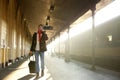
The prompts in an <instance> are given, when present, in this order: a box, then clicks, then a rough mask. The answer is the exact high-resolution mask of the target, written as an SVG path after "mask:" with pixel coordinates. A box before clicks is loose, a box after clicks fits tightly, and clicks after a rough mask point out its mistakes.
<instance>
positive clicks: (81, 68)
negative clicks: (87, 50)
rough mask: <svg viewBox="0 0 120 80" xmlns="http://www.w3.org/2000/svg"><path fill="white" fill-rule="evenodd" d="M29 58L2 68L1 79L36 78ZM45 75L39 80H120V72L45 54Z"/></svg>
mask: <svg viewBox="0 0 120 80" xmlns="http://www.w3.org/2000/svg"><path fill="white" fill-rule="evenodd" d="M28 63H29V59H24V60H20V61H18V62H16V63H14V64H12V65H10V66H9V67H6V68H4V69H2V70H0V80H35V74H30V73H29V68H28ZM45 64H46V66H45V75H44V76H43V77H40V78H39V79H38V80H120V72H114V71H111V70H106V69H103V68H100V67H96V70H95V71H92V70H91V65H88V64H85V63H81V62H77V61H74V60H71V61H70V62H68V63H66V62H65V61H64V59H63V58H57V57H51V56H49V55H47V56H45Z"/></svg>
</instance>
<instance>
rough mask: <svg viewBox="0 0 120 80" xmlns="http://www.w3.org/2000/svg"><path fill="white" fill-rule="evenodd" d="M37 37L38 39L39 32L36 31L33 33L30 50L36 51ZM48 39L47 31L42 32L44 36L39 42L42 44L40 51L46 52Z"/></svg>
mask: <svg viewBox="0 0 120 80" xmlns="http://www.w3.org/2000/svg"><path fill="white" fill-rule="evenodd" d="M36 39H37V33H36V32H35V33H34V34H33V38H32V45H31V48H30V51H35V48H36V43H37V40H36ZM46 40H48V36H47V34H46V33H45V32H42V37H41V40H40V44H39V45H40V52H44V51H46V50H47V48H46Z"/></svg>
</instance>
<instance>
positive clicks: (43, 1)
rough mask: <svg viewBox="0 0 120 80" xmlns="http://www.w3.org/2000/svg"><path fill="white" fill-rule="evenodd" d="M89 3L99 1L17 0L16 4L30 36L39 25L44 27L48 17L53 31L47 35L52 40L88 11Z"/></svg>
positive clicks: (49, 31)
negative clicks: (51, 8)
mask: <svg viewBox="0 0 120 80" xmlns="http://www.w3.org/2000/svg"><path fill="white" fill-rule="evenodd" d="M91 1H93V3H97V2H98V1H100V0H18V3H19V5H20V8H21V10H22V12H23V14H24V17H25V19H26V20H27V22H28V28H29V30H30V32H31V34H33V33H34V32H35V31H36V29H37V26H38V25H39V24H40V23H42V24H43V25H45V23H46V16H50V24H49V25H50V26H53V30H48V31H47V34H48V36H49V37H50V38H52V37H53V36H55V35H56V34H57V33H59V32H60V31H61V30H63V29H65V28H66V27H67V26H69V25H70V24H71V23H72V22H73V21H74V20H76V19H77V18H78V17H80V16H82V15H83V14H84V13H85V12H86V11H87V10H88V9H89V7H90V4H91ZM51 5H53V6H54V10H53V11H50V6H51Z"/></svg>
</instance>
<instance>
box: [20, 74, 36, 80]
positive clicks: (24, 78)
mask: <svg viewBox="0 0 120 80" xmlns="http://www.w3.org/2000/svg"><path fill="white" fill-rule="evenodd" d="M34 76H35V75H32V74H28V75H26V76H24V77H22V78H20V79H18V80H29V79H31V78H33V77H34Z"/></svg>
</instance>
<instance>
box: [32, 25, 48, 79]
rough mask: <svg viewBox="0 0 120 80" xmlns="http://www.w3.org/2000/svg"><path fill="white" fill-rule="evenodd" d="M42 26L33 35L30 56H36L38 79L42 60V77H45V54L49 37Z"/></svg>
mask: <svg viewBox="0 0 120 80" xmlns="http://www.w3.org/2000/svg"><path fill="white" fill-rule="evenodd" d="M42 27H43V26H42V24H40V25H39V26H38V31H37V32H35V33H34V34H33V38H32V45H31V49H30V54H31V53H34V54H35V60H36V74H37V75H36V78H38V77H39V72H40V64H39V59H40V60H41V76H44V52H45V51H46V50H47V48H46V40H48V36H47V34H46V33H45V31H43V29H42ZM39 55H40V57H39Z"/></svg>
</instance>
